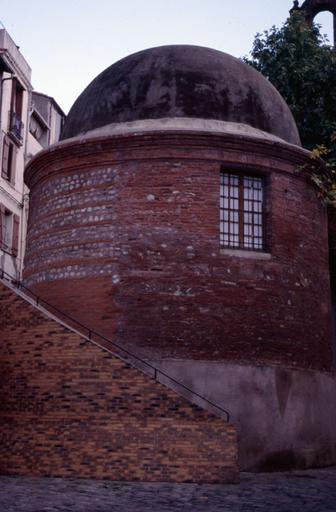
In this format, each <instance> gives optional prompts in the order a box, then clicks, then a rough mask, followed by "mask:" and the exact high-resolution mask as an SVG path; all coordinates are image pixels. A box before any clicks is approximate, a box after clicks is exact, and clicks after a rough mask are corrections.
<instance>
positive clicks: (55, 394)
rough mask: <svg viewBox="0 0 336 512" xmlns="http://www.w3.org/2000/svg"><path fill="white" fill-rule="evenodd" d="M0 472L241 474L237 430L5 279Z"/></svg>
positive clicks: (206, 478)
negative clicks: (44, 309) (17, 290)
mask: <svg viewBox="0 0 336 512" xmlns="http://www.w3.org/2000/svg"><path fill="white" fill-rule="evenodd" d="M0 474H3V475H42V476H60V477H75V476H76V477H90V478H108V479H111V480H118V481H136V480H138V481H152V482H154V481H166V482H199V483H200V482H203V483H224V482H235V481H237V479H238V467H237V439H236V431H235V428H234V426H233V425H231V424H230V423H227V422H225V421H224V420H223V419H221V418H219V417H217V416H215V415H212V414H210V413H209V412H206V411H204V410H202V409H201V408H200V407H198V406H197V405H194V404H191V403H189V402H188V401H187V400H185V399H184V398H182V397H179V396H178V395H177V394H176V393H175V392H174V391H172V390H170V389H168V388H166V387H165V386H164V385H162V384H160V383H158V382H156V381H155V380H154V379H152V378H151V377H149V376H147V375H145V374H143V373H142V372H140V371H139V370H137V369H134V368H132V367H131V366H129V365H128V364H126V363H125V362H123V361H122V360H120V359H118V358H116V357H115V356H113V355H112V354H111V353H109V352H108V351H106V350H103V349H102V348H100V347H98V346H96V345H94V344H91V343H90V342H88V341H87V340H85V339H83V338H82V337H81V336H80V334H78V333H76V332H73V331H72V330H70V329H68V328H67V327H65V326H64V325H62V324H61V323H58V322H57V321H56V320H54V319H53V318H51V317H48V316H47V315H46V314H44V313H43V312H42V311H40V310H38V309H37V308H36V307H35V306H33V305H31V304H29V303H28V302H27V301H25V300H24V298H22V297H21V296H19V295H18V294H17V293H15V291H13V290H11V289H10V288H8V287H7V286H6V285H5V284H4V283H2V282H0Z"/></svg>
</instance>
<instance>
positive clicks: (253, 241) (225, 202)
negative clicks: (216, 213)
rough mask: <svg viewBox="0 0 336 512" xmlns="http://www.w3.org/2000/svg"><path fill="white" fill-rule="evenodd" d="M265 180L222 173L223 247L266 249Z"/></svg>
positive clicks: (221, 224)
mask: <svg viewBox="0 0 336 512" xmlns="http://www.w3.org/2000/svg"><path fill="white" fill-rule="evenodd" d="M264 188H265V187H264V180H263V178H261V177H256V176H248V175H240V174H233V173H224V172H223V173H221V186H220V243H221V245H222V246H223V247H228V248H235V249H245V250H250V251H263V250H265V222H264V196H265V191H264Z"/></svg>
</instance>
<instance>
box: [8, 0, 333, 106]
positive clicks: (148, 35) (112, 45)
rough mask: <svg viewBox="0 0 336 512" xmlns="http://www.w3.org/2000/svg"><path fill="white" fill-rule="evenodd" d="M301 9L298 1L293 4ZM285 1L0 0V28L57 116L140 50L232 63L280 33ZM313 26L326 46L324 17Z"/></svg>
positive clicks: (288, 0)
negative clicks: (168, 50) (227, 57)
mask: <svg viewBox="0 0 336 512" xmlns="http://www.w3.org/2000/svg"><path fill="white" fill-rule="evenodd" d="M300 3H301V2H300ZM292 5H293V2H292V0H56V1H55V0H15V1H14V0H0V21H1V22H2V24H3V25H4V27H5V28H6V30H7V31H8V32H9V34H10V36H11V37H12V39H13V40H14V41H15V43H16V44H17V45H18V46H19V47H20V51H21V53H22V54H23V56H24V57H25V59H26V60H27V62H28V64H29V65H30V67H31V68H32V84H33V87H34V89H35V90H36V91H38V92H42V93H45V94H47V95H49V96H52V97H53V98H54V99H55V100H56V101H57V103H58V104H59V105H60V107H61V108H62V109H63V110H64V112H65V113H67V112H68V110H69V108H70V107H71V105H72V104H73V102H74V101H75V99H76V98H77V97H78V95H79V94H80V93H81V92H82V91H83V89H84V88H85V87H86V86H87V85H88V84H89V83H90V82H91V81H92V80H93V79H94V78H95V77H96V76H97V75H98V74H99V73H100V72H101V71H103V70H104V69H105V68H107V67H109V66H110V65H111V64H113V63H114V62H116V61H117V60H119V59H121V58H123V57H125V56H127V55H129V54H131V53H134V52H137V51H140V50H143V49H145V48H151V47H153V46H161V45H165V44H195V45H200V46H208V47H211V48H215V49H217V50H221V51H224V52H227V53H230V54H231V55H234V56H236V57H242V56H244V55H247V54H248V53H249V51H250V50H251V48H252V43H253V40H254V36H255V35H256V33H257V32H263V31H264V30H266V29H269V28H270V27H271V26H272V25H275V26H277V27H280V26H281V25H282V24H283V23H284V22H285V20H286V18H287V16H288V11H289V9H290V8H291V7H292ZM316 21H317V22H318V23H321V25H322V32H323V33H327V35H328V36H329V40H332V18H331V15H330V14H329V13H321V14H320V15H319V16H318V17H317V18H316Z"/></svg>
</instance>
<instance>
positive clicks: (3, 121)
mask: <svg viewBox="0 0 336 512" xmlns="http://www.w3.org/2000/svg"><path fill="white" fill-rule="evenodd" d="M64 119H65V115H64V113H63V112H62V110H61V109H60V107H59V106H58V105H57V103H56V102H55V100H54V99H53V98H50V97H48V96H45V95H42V94H39V93H36V92H34V91H33V88H32V85H31V68H30V66H29V64H28V63H27V61H26V60H25V58H24V57H23V55H22V54H21V52H20V50H19V48H18V46H17V45H16V44H15V42H14V41H13V40H12V38H11V37H10V35H9V34H8V32H7V31H6V30H5V29H4V28H2V29H0V161H1V174H0V268H1V269H2V270H4V271H5V272H7V273H8V274H10V275H11V276H13V277H14V278H16V279H19V278H20V277H21V276H22V268H23V258H24V252H25V237H26V231H27V217H28V194H29V190H28V188H27V187H26V186H25V185H24V181H23V171H24V167H25V165H26V163H27V161H28V160H29V159H30V158H31V157H32V156H33V155H34V154H36V153H37V152H38V151H40V150H41V149H42V148H46V147H47V146H48V145H50V144H52V143H54V142H56V141H58V140H59V136H60V132H61V127H62V124H63V121H64Z"/></svg>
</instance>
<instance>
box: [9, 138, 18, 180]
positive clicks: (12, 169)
mask: <svg viewBox="0 0 336 512" xmlns="http://www.w3.org/2000/svg"><path fill="white" fill-rule="evenodd" d="M16 155H17V148H16V147H15V146H14V144H13V147H12V158H11V162H10V169H9V180H10V182H11V184H12V185H14V184H15V174H16V172H15V171H16Z"/></svg>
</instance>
